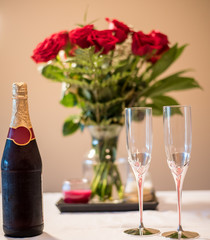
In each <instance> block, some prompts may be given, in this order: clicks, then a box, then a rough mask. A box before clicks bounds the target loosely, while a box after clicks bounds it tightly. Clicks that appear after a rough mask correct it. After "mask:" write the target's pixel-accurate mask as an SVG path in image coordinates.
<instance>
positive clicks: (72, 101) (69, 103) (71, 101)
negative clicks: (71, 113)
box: [60, 92, 77, 107]
mask: <svg viewBox="0 0 210 240" xmlns="http://www.w3.org/2000/svg"><path fill="white" fill-rule="evenodd" d="M60 103H61V104H62V105H63V106H65V107H74V106H75V105H77V98H76V95H75V94H73V93H71V92H69V93H68V94H66V95H64V96H63V98H62V99H61V101H60Z"/></svg>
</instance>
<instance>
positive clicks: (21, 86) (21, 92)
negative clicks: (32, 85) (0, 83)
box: [12, 82, 27, 98]
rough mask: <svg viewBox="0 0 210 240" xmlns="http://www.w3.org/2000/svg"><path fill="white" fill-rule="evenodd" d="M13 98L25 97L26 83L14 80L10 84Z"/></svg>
mask: <svg viewBox="0 0 210 240" xmlns="http://www.w3.org/2000/svg"><path fill="white" fill-rule="evenodd" d="M12 97H13V98H27V84H26V83H24V82H16V83H13V84H12Z"/></svg>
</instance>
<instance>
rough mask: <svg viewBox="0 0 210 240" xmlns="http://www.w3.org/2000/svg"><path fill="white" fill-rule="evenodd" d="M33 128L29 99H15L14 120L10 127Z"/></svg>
mask: <svg viewBox="0 0 210 240" xmlns="http://www.w3.org/2000/svg"><path fill="white" fill-rule="evenodd" d="M18 126H25V127H27V128H30V127H31V121H30V117H29V112H28V100H27V99H19V98H18V99H13V108H12V119H11V123H10V127H18Z"/></svg>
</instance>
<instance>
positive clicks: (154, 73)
mask: <svg viewBox="0 0 210 240" xmlns="http://www.w3.org/2000/svg"><path fill="white" fill-rule="evenodd" d="M106 20H107V21H108V23H109V29H105V30H97V29H95V27H94V26H93V25H85V26H81V27H78V28H75V29H73V30H71V31H61V32H58V33H55V34H53V35H51V36H50V37H48V38H46V39H45V40H44V41H43V42H41V43H39V44H38V45H37V47H36V49H35V50H34V51H33V56H32V58H33V60H34V61H35V62H36V63H44V67H43V68H42V75H43V76H44V77H46V78H49V79H51V80H53V81H58V82H64V83H66V91H65V93H64V95H63V99H62V100H61V103H62V104H63V105H64V106H66V107H74V106H78V107H79V108H81V114H80V115H79V116H70V118H68V119H67V120H66V122H65V124H64V127H63V134H64V135H67V134H71V133H73V132H74V131H76V130H77V129H78V128H79V127H81V128H83V127H84V126H86V125H90V124H91V125H92V124H97V125H99V124H102V125H106V124H123V115H122V113H123V111H124V108H125V107H131V106H150V107H152V108H153V114H155V115H160V114H162V106H163V105H167V104H169V105H172V104H173V105H174V104H178V102H177V101H176V100H175V99H173V98H171V97H169V96H167V95H165V94H166V93H168V92H170V91H177V90H184V89H190V88H197V87H199V84H198V83H197V82H196V81H195V80H194V79H193V78H190V77H186V76H183V73H185V72H186V71H180V72H178V73H175V74H172V75H170V76H168V77H165V78H162V79H157V78H158V77H159V76H160V75H161V73H163V72H164V71H165V70H166V69H167V68H168V67H169V66H170V65H171V64H172V63H173V62H174V61H175V60H176V59H177V58H178V57H179V56H180V55H181V53H182V52H183V50H184V48H185V47H186V45H184V46H181V47H178V45H177V44H175V45H174V46H172V47H170V46H169V41H168V37H167V36H166V35H164V34H163V33H161V32H158V31H154V30H153V31H152V32H151V33H149V34H145V33H143V32H142V31H134V30H132V29H131V28H129V27H128V26H127V25H125V24H124V23H122V22H119V21H118V20H112V21H111V20H109V19H106Z"/></svg>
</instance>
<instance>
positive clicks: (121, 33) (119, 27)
mask: <svg viewBox="0 0 210 240" xmlns="http://www.w3.org/2000/svg"><path fill="white" fill-rule="evenodd" d="M106 20H107V21H108V22H109V29H111V30H113V31H114V33H115V37H116V38H117V39H118V43H122V42H123V41H125V39H126V38H127V37H128V33H129V32H130V28H129V27H128V26H127V25H125V24H124V23H123V22H119V21H118V20H116V19H114V20H112V21H110V20H109V18H106Z"/></svg>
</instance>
